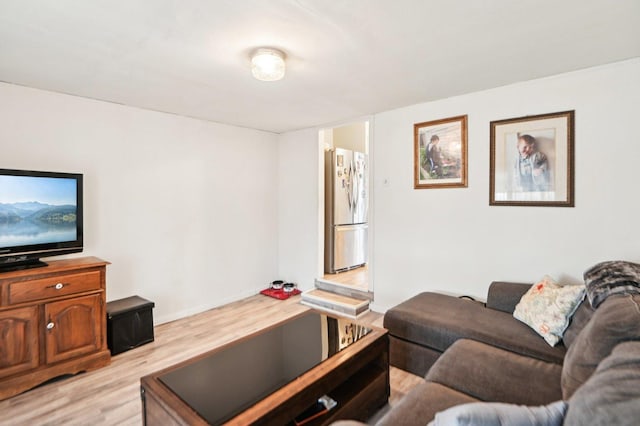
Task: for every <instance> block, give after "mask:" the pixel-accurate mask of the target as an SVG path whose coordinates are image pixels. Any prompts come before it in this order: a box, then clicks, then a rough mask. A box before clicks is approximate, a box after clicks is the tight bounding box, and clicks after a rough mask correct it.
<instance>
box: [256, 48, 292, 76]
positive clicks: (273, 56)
mask: <svg viewBox="0 0 640 426" xmlns="http://www.w3.org/2000/svg"><path fill="white" fill-rule="evenodd" d="M284 58H285V55H284V52H282V51H280V50H278V49H272V48H267V47H261V48H259V49H256V50H255V51H254V52H253V54H252V55H251V73H252V74H253V76H254V77H255V78H257V79H258V80H261V81H277V80H280V79H281V78H282V77H284V71H285V63H284Z"/></svg>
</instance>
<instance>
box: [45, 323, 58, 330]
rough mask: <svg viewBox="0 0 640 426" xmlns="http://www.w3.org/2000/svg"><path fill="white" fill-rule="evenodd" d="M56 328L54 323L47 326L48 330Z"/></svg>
mask: <svg viewBox="0 0 640 426" xmlns="http://www.w3.org/2000/svg"><path fill="white" fill-rule="evenodd" d="M55 326H56V325H55V324H54V323H52V322H50V323H49V324H47V330H51V329H52V328H53V327H55Z"/></svg>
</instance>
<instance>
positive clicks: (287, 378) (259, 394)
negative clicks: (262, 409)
mask: <svg viewBox="0 0 640 426" xmlns="http://www.w3.org/2000/svg"><path fill="white" fill-rule="evenodd" d="M370 331H371V329H369V328H366V327H363V326H361V325H358V324H355V323H353V322H351V321H350V320H347V319H337V318H332V317H330V316H327V315H323V314H319V313H317V312H309V313H308V314H305V315H303V316H300V317H296V318H294V319H292V320H289V321H286V322H284V323H282V324H279V325H277V326H276V327H274V328H272V329H269V330H267V331H265V332H262V333H259V334H257V335H254V336H251V337H249V338H247V339H244V340H241V341H239V342H238V343H236V344H232V345H230V346H228V347H225V348H223V349H221V350H219V351H215V352H213V353H211V354H210V355H208V356H205V357H203V358H201V359H199V360H197V361H195V362H190V363H186V365H184V366H182V367H179V368H177V369H175V370H172V371H171V372H169V373H166V374H163V375H161V376H160V377H159V379H160V381H162V382H163V383H164V384H165V385H166V386H167V387H169V388H170V389H171V390H172V391H173V392H174V393H175V394H176V395H178V396H179V397H180V398H181V399H182V400H183V401H184V402H185V403H187V404H188V405H189V406H190V407H191V408H193V409H194V410H195V411H196V412H197V413H198V414H199V415H200V416H201V417H202V418H204V419H205V420H206V421H207V422H208V423H210V424H213V425H217V424H222V423H224V422H225V421H227V420H229V419H231V418H232V417H234V416H236V415H237V414H239V413H241V412H242V411H243V410H245V409H247V408H249V407H250V406H251V405H253V404H255V403H256V402H258V401H260V400H261V399H263V398H265V397H266V396H268V395H269V394H271V393H273V392H275V391H276V390H278V389H280V388H281V387H283V386H284V385H286V384H287V383H289V382H291V381H292V380H294V379H295V378H297V377H299V376H300V375H302V374H303V373H305V372H306V371H308V370H310V369H311V368H313V367H315V366H316V365H318V364H320V363H321V362H322V361H324V360H326V359H327V358H329V357H331V356H333V355H335V354H336V353H338V352H339V351H340V350H342V349H344V348H346V347H347V346H349V345H350V344H352V343H354V342H355V341H357V340H358V339H359V338H361V337H362V336H365V335H366V334H368V333H369V332H370Z"/></svg>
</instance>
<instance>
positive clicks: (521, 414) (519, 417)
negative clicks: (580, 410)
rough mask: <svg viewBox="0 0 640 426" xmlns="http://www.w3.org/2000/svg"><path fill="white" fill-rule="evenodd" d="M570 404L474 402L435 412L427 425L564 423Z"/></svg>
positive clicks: (552, 425) (538, 425) (559, 425)
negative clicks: (434, 415)
mask: <svg viewBox="0 0 640 426" xmlns="http://www.w3.org/2000/svg"><path fill="white" fill-rule="evenodd" d="M566 412H567V403H566V402H564V401H556V402H553V403H551V404H549V405H543V406H540V407H528V406H526V405H515V404H505V403H502V402H472V403H469V404H463V405H457V406H455V407H451V408H449V409H447V410H445V411H442V412H440V413H437V414H436V417H435V419H433V421H432V422H431V423H429V425H428V426H503V425H518V426H562V422H563V420H564V416H565V413H566Z"/></svg>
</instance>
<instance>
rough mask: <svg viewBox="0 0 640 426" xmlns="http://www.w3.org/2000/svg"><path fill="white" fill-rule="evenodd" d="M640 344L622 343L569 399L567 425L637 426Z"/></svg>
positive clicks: (639, 406)
mask: <svg viewBox="0 0 640 426" xmlns="http://www.w3.org/2000/svg"><path fill="white" fill-rule="evenodd" d="M639 383H640V341H635V342H625V343H620V344H619V345H618V346H616V347H615V348H614V349H613V352H612V353H611V355H609V356H608V357H607V358H605V359H604V360H603V361H602V362H601V363H600V364H599V365H598V368H597V369H596V371H595V373H594V374H593V376H591V378H589V380H587V382H586V383H584V384H583V385H582V386H581V387H580V388H579V389H578V390H577V391H576V392H575V393H574V394H573V396H572V397H571V399H570V400H569V410H568V411H567V415H566V418H565V425H568V426H571V425H586V424H589V425H636V424H638V421H639V420H640V384H639Z"/></svg>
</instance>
